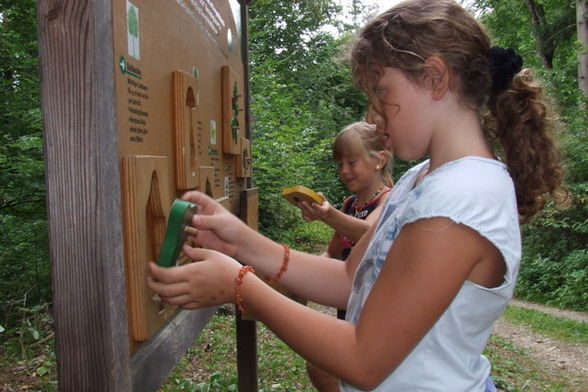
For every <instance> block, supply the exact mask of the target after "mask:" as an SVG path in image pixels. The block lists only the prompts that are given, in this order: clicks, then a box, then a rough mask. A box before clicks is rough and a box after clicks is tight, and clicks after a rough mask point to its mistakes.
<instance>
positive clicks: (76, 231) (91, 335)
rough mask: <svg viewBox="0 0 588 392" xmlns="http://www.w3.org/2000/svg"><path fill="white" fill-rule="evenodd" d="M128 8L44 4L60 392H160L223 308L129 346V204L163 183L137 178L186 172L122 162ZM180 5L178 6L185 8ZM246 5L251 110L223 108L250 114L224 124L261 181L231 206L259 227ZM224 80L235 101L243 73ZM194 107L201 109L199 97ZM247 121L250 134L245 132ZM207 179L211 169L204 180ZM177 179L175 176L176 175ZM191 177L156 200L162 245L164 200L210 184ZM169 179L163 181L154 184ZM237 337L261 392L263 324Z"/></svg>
mask: <svg viewBox="0 0 588 392" xmlns="http://www.w3.org/2000/svg"><path fill="white" fill-rule="evenodd" d="M124 1H125V0H95V1H90V0H39V1H38V2H37V12H38V29H39V49H40V59H41V78H42V109H43V118H44V131H45V135H44V137H45V161H46V185H47V198H48V218H49V233H50V257H51V265H52V282H53V293H54V296H53V311H54V320H55V331H56V354H57V361H58V377H59V390H60V391H82V390H83V391H92V390H101V391H102V390H107V391H121V392H128V391H141V392H143V391H154V390H156V389H157V388H158V387H159V386H160V385H161V384H162V383H163V382H164V381H165V379H166V378H167V376H168V374H169V373H170V371H171V370H172V369H173V367H174V366H175V364H176V362H177V361H178V360H179V358H180V357H181V356H182V355H183V354H184V353H185V352H186V350H187V349H188V348H189V347H190V345H192V344H193V341H194V338H195V337H196V336H197V335H198V334H199V333H200V331H201V330H202V329H203V328H204V327H205V326H206V324H207V322H208V321H209V320H210V318H211V317H212V315H213V314H214V313H215V311H216V309H215V308H209V309H202V310H197V311H178V312H176V313H175V315H174V316H173V317H172V318H171V319H170V320H167V321H166V323H165V324H164V325H163V326H162V327H161V328H159V329H158V330H157V331H155V332H154V333H153V334H151V335H149V336H148V338H147V340H145V341H144V342H142V343H141V344H140V345H136V346H133V344H129V342H132V341H133V339H132V334H133V332H132V331H131V326H130V323H129V314H130V313H128V309H127V302H128V300H129V298H128V290H129V287H128V273H127V272H128V271H127V270H126V269H125V263H126V262H127V261H128V260H125V259H126V258H127V256H128V247H129V242H132V241H130V240H129V238H128V237H129V234H128V233H129V232H132V230H129V227H128V226H129V224H128V222H129V220H130V221H133V219H134V218H132V217H133V216H135V215H141V213H138V214H135V215H133V214H134V213H133V212H132V211H126V210H125V206H126V205H132V203H130V204H129V203H128V200H126V199H128V194H132V193H133V192H134V191H135V190H136V189H142V188H145V189H152V188H153V185H149V186H146V185H145V181H153V179H150V177H149V176H148V175H145V176H142V177H141V176H138V177H141V178H138V179H136V180H135V177H136V176H135V174H133V173H136V172H137V169H136V168H137V165H142V164H143V163H142V162H148V163H147V166H149V165H151V166H149V167H152V168H156V170H155V169H154V170H155V171H157V173H165V171H166V170H167V169H166V168H167V167H169V166H174V165H175V166H174V167H177V163H175V162H174V158H172V157H169V159H167V162H163V161H162V160H158V159H147V160H146V161H145V160H143V158H142V155H141V154H140V153H137V154H133V157H131V158H130V159H126V160H125V161H124V163H123V159H122V158H123V157H121V151H123V150H124V142H123V143H122V145H123V147H121V134H120V121H121V119H120V118H119V117H120V107H118V106H117V87H118V88H120V86H117V81H116V78H117V77H118V76H117V75H116V68H115V67H114V66H113V65H115V64H116V62H117V59H118V58H119V57H118V56H120V53H118V52H117V49H116V45H115V44H114V41H115V40H114V35H115V31H116V29H117V26H116V18H115V17H113V15H114V14H115V8H116V6H118V5H120V4H119V3H120V2H124ZM180 1H181V0H177V2H178V4H179V2H180ZM214 1H216V0H207V1H206V2H207V3H210V2H214ZM218 1H221V0H218ZM136 2H137V3H141V2H142V0H137V1H136ZM144 2H145V3H148V2H149V1H148V0H144ZM239 2H240V5H241V7H240V9H241V15H240V17H241V23H242V24H243V25H242V31H243V34H244V35H243V37H242V42H243V43H244V48H243V49H242V51H243V54H242V56H243V64H245V70H244V79H243V81H242V83H243V85H242V86H238V88H240V89H242V90H243V93H242V94H243V95H244V98H243V101H242V102H243V103H242V107H241V108H240V107H237V106H235V105H232V106H231V107H229V106H226V105H225V108H224V109H222V110H225V111H226V110H231V111H232V113H233V114H234V116H235V118H236V119H237V116H240V117H239V118H238V119H237V120H235V121H233V122H232V123H228V124H220V123H219V124H218V127H219V132H222V133H223V134H226V133H227V132H228V133H229V134H231V136H232V137H233V142H232V144H227V145H226V146H223V148H224V149H225V150H223V152H225V151H226V152H227V154H230V155H234V156H235V162H236V166H235V169H234V173H233V174H236V175H238V176H242V177H247V176H249V178H246V187H245V188H248V189H244V190H241V189H237V190H236V191H235V190H234V189H233V191H234V192H233V193H236V194H235V195H234V197H233V198H232V200H233V201H235V202H236V203H234V202H231V200H228V201H227V203H228V205H229V207H231V208H233V209H234V210H235V211H234V212H236V213H237V214H238V215H239V216H240V217H241V218H242V219H244V220H245V221H247V222H249V223H251V222H255V223H256V221H257V211H253V210H252V204H251V203H248V201H251V200H255V198H256V195H257V194H256V191H255V190H251V189H249V188H251V180H250V175H251V172H250V163H251V162H250V151H249V149H250V144H249V140H248V139H250V130H249V108H248V88H249V86H248V80H247V76H248V75H247V68H246V64H247V50H246V42H247V36H246V31H247V26H246V21H247V7H246V2H247V1H246V0H239ZM174 3H175V2H174ZM127 4H128V3H127ZM132 71H133V70H132V69H131V72H132ZM173 71H176V70H170V84H171V83H172V77H171V75H172V72H173ZM228 71H230V70H228ZM222 72H223V74H228V77H227V79H226V80H225V81H224V82H223V83H224V88H223V91H228V92H229V93H232V92H233V88H234V87H235V80H234V75H232V74H231V72H226V71H222ZM178 80H179V79H178ZM235 96H236V95H235ZM233 97H234V96H232V98H233ZM186 102H187V103H188V106H190V105H189V102H190V101H189V99H186ZM225 102H226V100H225ZM119 103H120V102H119ZM136 103H137V102H135V104H136ZM139 105H140V103H139ZM219 106H220V104H219ZM238 109H241V110H242V113H239V110H238ZM175 113H176V115H177V116H179V117H182V118H184V117H185V116H189V114H190V113H188V112H186V111H185V110H182V109H177V105H176V111H175ZM179 117H178V118H179ZM177 121H180V120H179V119H177ZM239 122H240V123H241V124H240V126H241V129H242V133H241V134H240V133H238V132H236V131H235V126H236V125H235V124H237V125H239V124H238V123H239ZM227 127H228V128H227ZM242 149H247V151H248V154H249V155H248V156H245V157H243V154H241V151H242ZM123 155H124V154H123ZM204 166H205V165H203V167H204ZM141 167H144V166H141ZM188 169H189V167H188ZM207 170H208V169H206V168H205V167H204V168H203V170H202V172H203V173H207ZM125 173H126V174H125ZM129 173H130V174H129ZM169 173H172V175H171V177H174V176H173V171H169ZM190 173H191V172H190V171H189V170H187V171H186V172H185V173H183V174H182V175H184V177H183V178H184V179H185V180H186V181H185V182H186V183H185V184H183V185H181V186H179V187H178V186H175V187H173V186H172V187H171V189H170V190H169V191H170V192H169V193H170V195H169V196H166V194H167V193H166V192H167V189H164V190H163V191H158V192H155V194H156V196H154V198H153V199H151V196H150V198H149V199H148V200H147V201H146V203H147V204H148V205H151V206H153V208H152V210H151V211H148V215H150V216H151V218H149V217H148V218H147V220H148V221H149V219H151V220H152V221H153V222H156V224H154V225H153V226H155V228H154V229H152V230H153V232H154V233H156V234H155V235H156V236H157V235H158V234H157V233H161V232H162V222H163V221H164V220H165V213H166V211H165V207H166V203H165V202H161V200H164V199H167V198H172V197H174V196H176V195H177V191H178V190H180V189H179V188H191V187H193V186H194V184H196V183H198V185H200V186H202V185H201V184H202V183H203V182H202V181H201V179H202V178H203V176H200V177H199V178H198V182H191V181H192V179H191V178H190ZM125 175H126V176H127V177H129V176H130V177H129V178H133V181H134V182H133V183H132V184H131V185H128V184H127V182H126V181H123V182H121V178H124V176H125ZM174 178H175V177H174ZM158 181H161V178H159V179H157V180H156V181H155V182H154V183H157V182H158ZM152 183H153V182H152ZM205 183H206V182H204V184H205ZM121 184H122V185H121ZM174 188H175V189H174ZM174 191H176V193H175V194H174ZM125 194H126V195H127V196H125ZM125 198H126V199H125ZM158 200H159V202H157V201H158ZM141 202H142V203H144V202H145V201H144V200H142V201H141ZM158 203H159V204H158ZM158 205H160V206H163V208H160V207H159V206H158ZM129 217H130V218H129ZM141 219H142V218H141ZM251 224H253V223H251ZM125 236H126V241H125ZM127 268H128V267H127ZM237 334H238V350H239V351H238V356H239V358H238V366H239V386H240V390H241V391H254V390H257V381H256V376H257V375H256V356H255V324H254V322H251V321H243V320H241V319H240V318H238V319H237ZM243 374H244V375H245V376H244V377H242V375H243Z"/></svg>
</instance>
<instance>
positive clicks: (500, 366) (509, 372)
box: [0, 300, 588, 392]
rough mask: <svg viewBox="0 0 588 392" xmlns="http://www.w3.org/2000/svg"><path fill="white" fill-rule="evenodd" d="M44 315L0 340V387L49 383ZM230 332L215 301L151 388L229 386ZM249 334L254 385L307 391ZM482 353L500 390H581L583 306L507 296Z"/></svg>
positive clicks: (291, 369) (287, 353)
mask: <svg viewBox="0 0 588 392" xmlns="http://www.w3.org/2000/svg"><path fill="white" fill-rule="evenodd" d="M309 306H311V307H313V308H315V309H317V310H320V311H323V312H326V313H329V314H332V315H333V314H334V312H333V310H332V309H329V308H325V307H321V306H318V305H315V304H309ZM45 319H47V320H46V321H47V323H46V324H47V325H46V327H47V328H44V330H43V331H41V332H42V333H41V336H42V337H40V338H38V339H36V340H34V343H32V344H29V343H28V342H27V341H26V339H25V338H26V337H27V336H28V335H38V334H39V333H38V331H37V330H36V329H34V328H33V327H32V326H31V327H29V328H28V329H27V330H26V331H25V330H23V332H22V334H21V335H18V336H15V337H14V340H15V342H13V344H11V345H10V346H7V345H4V346H3V347H0V392H16V391H55V390H57V381H56V366H55V356H54V351H53V349H52V347H53V334H52V333H51V332H50V329H49V327H50V325H51V323H50V322H49V321H48V320H49V316H48V313H47V314H46V315H45V316H44V317H43V320H45ZM35 325H36V324H35ZM45 329H46V330H45ZM235 336H236V333H235V316H234V314H233V307H232V306H229V305H226V306H223V307H221V308H219V312H217V314H216V315H215V316H214V317H213V319H212V320H211V322H210V323H209V325H208V326H207V327H206V328H205V329H204V331H203V332H202V333H201V335H200V336H199V337H198V339H197V340H196V341H195V343H194V345H193V346H192V347H191V348H190V349H189V350H188V352H187V354H186V355H185V356H184V357H183V358H182V359H181V360H180V362H179V363H178V364H177V366H176V368H175V369H174V371H173V373H172V374H171V375H170V377H169V379H168V381H167V383H166V384H165V385H163V386H162V387H161V388H160V391H159V392H176V391H193V392H197V391H203V392H204V391H207V392H209V391H218V392H224V391H237V366H236V341H235ZM257 340H258V370H259V372H258V383H259V390H260V392H268V391H278V392H282V391H290V392H306V391H313V389H312V387H311V385H310V382H309V381H308V377H307V376H306V371H305V362H304V360H303V359H302V358H300V357H299V356H298V355H296V354H295V353H294V352H292V350H290V349H289V348H288V346H286V345H285V344H284V343H283V342H281V341H280V340H279V339H277V338H276V337H275V336H274V335H273V333H272V332H271V331H269V330H268V329H267V328H265V327H264V326H263V325H262V324H260V323H257ZM19 342H20V343H19ZM11 350H13V351H14V350H16V351H18V352H12V351H11ZM485 355H486V356H487V357H488V358H489V359H490V361H491V362H492V366H493V368H492V377H493V378H494V380H495V381H496V384H497V386H498V388H499V390H500V391H507V392H523V391H533V392H555V391H557V392H588V387H587V385H588V313H581V312H569V311H564V310H559V309H554V308H549V307H545V306H542V305H536V304H529V303H526V302H522V301H516V300H513V301H512V302H511V305H510V306H509V307H508V309H507V311H506V312H505V314H504V316H503V317H501V318H500V320H499V321H498V322H497V323H496V325H495V327H494V329H493V334H492V336H491V338H490V341H489V343H488V346H487V348H486V350H485Z"/></svg>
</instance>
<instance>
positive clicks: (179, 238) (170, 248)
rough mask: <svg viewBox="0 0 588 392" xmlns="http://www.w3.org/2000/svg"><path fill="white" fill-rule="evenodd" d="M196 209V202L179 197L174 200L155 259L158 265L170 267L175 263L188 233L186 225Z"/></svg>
mask: <svg viewBox="0 0 588 392" xmlns="http://www.w3.org/2000/svg"><path fill="white" fill-rule="evenodd" d="M196 211H197V206H196V204H194V203H191V202H189V201H185V200H180V199H176V200H174V202H173V204H172V207H171V209H170V212H169V216H168V221H167V228H166V230H165V237H164V240H163V245H162V246H161V251H160V253H159V258H158V259H157V264H158V265H159V266H162V267H171V266H173V265H175V264H176V261H177V259H178V256H179V254H180V250H181V248H182V245H183V244H184V242H185V241H186V238H187V237H188V234H189V233H188V232H187V231H186V227H189V226H188V225H189V224H190V221H191V220H192V217H193V216H194V214H196ZM190 234H191V235H194V234H192V233H190Z"/></svg>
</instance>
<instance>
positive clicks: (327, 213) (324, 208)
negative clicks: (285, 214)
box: [299, 192, 389, 242]
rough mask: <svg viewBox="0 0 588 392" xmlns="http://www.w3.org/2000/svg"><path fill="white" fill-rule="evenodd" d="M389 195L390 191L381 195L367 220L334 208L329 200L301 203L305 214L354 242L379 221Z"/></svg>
mask: <svg viewBox="0 0 588 392" xmlns="http://www.w3.org/2000/svg"><path fill="white" fill-rule="evenodd" d="M388 195H389V192H388V193H386V194H384V195H382V196H381V197H380V199H379V200H378V206H377V207H376V209H375V210H374V211H372V213H371V214H369V215H368V217H367V218H366V219H365V220H363V219H358V218H355V217H353V216H350V215H347V214H345V213H344V212H343V211H340V210H337V209H336V208H334V207H333V206H332V205H331V204H329V203H328V202H327V201H325V202H323V204H322V205H319V204H316V203H312V204H308V203H306V202H300V203H299V204H300V208H301V209H302V211H303V215H306V216H312V218H313V219H318V220H320V221H322V222H324V223H325V224H327V225H329V226H330V227H332V228H333V229H335V231H336V232H338V233H340V234H342V235H344V236H345V237H347V238H349V239H350V240H352V241H353V242H357V241H359V239H360V238H361V236H362V235H363V234H364V233H365V232H366V231H367V230H368V228H370V226H372V224H373V223H375V222H377V220H378V217H379V216H380V212H381V211H382V206H383V205H384V202H385V201H386V198H387V197H388ZM307 220H308V219H307Z"/></svg>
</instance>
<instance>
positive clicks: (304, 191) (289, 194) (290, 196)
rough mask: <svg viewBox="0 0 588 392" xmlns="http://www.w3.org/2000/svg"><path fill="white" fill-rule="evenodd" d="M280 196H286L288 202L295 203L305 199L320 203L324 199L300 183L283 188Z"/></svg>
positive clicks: (308, 201) (309, 201)
mask: <svg viewBox="0 0 588 392" xmlns="http://www.w3.org/2000/svg"><path fill="white" fill-rule="evenodd" d="M282 196H284V197H285V198H286V200H288V201H289V202H290V203H292V204H294V205H296V203H299V202H301V201H305V202H307V203H309V204H310V203H317V204H321V203H322V202H323V201H324V200H325V199H324V198H323V197H322V196H321V195H319V194H318V193H316V192H315V191H313V190H312V189H310V188H307V187H305V186H302V185H295V186H291V187H289V188H284V190H283V191H282Z"/></svg>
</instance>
